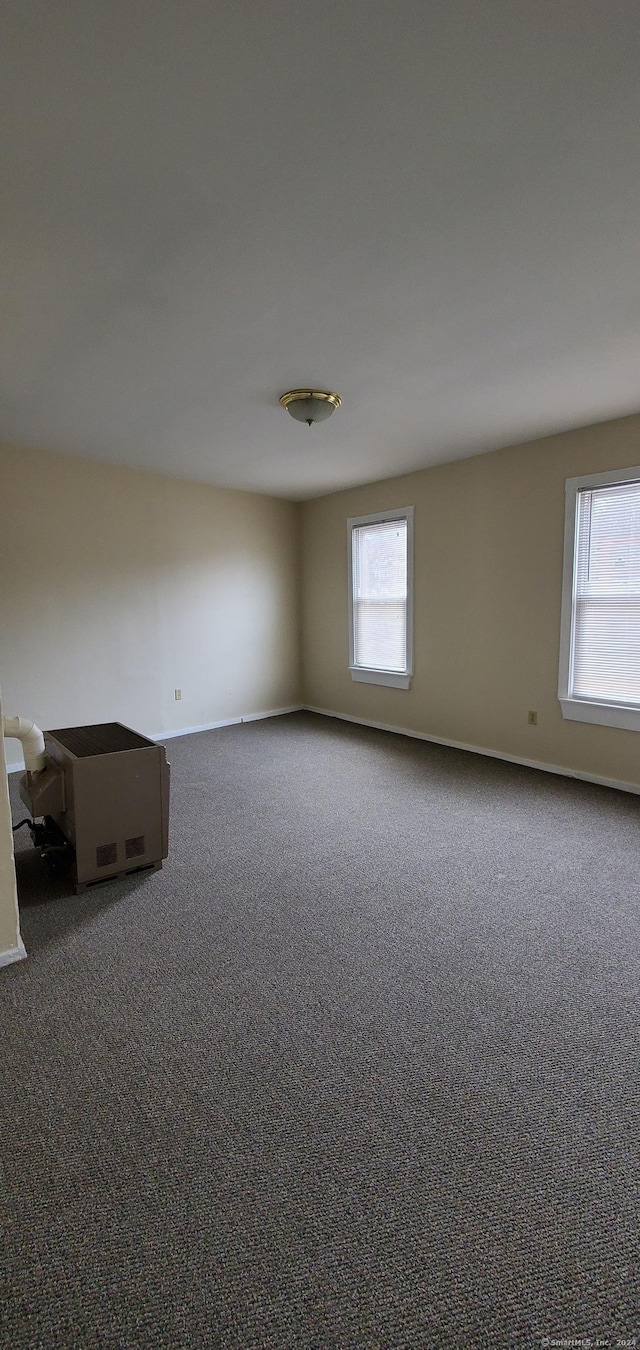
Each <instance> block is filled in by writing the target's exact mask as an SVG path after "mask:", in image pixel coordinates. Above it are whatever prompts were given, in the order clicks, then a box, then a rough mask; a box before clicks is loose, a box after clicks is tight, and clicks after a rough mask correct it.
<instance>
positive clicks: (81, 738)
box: [47, 722, 154, 759]
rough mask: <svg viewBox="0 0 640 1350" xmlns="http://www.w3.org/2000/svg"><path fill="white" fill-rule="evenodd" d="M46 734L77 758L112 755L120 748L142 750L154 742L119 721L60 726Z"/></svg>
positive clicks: (119, 750) (120, 749) (118, 751)
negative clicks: (82, 725)
mask: <svg viewBox="0 0 640 1350" xmlns="http://www.w3.org/2000/svg"><path fill="white" fill-rule="evenodd" d="M47 735H48V736H51V737H53V739H54V740H56V741H58V743H59V745H63V746H64V748H65V750H70V751H71V754H72V755H75V756H76V758H77V759H87V758H88V757H89V756H92V755H113V754H118V753H120V752H121V751H122V750H143V749H145V747H147V746H149V745H153V744H154V742H153V741H150V740H148V739H147V737H146V736H141V735H140V734H139V733H138V732H137V731H131V729H130V728H129V727H123V726H122V723H121V722H98V723H96V724H95V725H93V726H87V727H61V728H59V729H58V730H57V731H49V732H47Z"/></svg>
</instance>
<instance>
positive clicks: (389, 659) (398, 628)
mask: <svg viewBox="0 0 640 1350" xmlns="http://www.w3.org/2000/svg"><path fill="white" fill-rule="evenodd" d="M348 544H349V668H350V670H351V678H352V679H354V680H363V681H365V682H366V683H367V684H389V685H393V686H395V688H397V689H408V688H409V684H410V682H411V672H412V660H413V655H412V641H413V638H412V626H413V625H412V617H413V615H412V610H413V603H412V587H413V507H412V506H407V507H404V508H403V510H401V511H383V512H382V513H381V514H380V515H375V516H357V517H354V518H353V519H352V520H349V521H348Z"/></svg>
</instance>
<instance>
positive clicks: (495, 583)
mask: <svg viewBox="0 0 640 1350" xmlns="http://www.w3.org/2000/svg"><path fill="white" fill-rule="evenodd" d="M637 464H640V417H639V416H635V417H629V418H624V419H621V420H617V421H615V422H608V423H601V424H599V425H597V426H592V427H588V428H585V429H583V430H579V431H573V432H568V433H565V434H563V435H559V436H553V437H549V438H546V439H544V440H540V441H536V442H533V443H531V444H528V445H523V446H518V447H514V448H510V449H507V450H499V451H496V452H494V453H491V454H486V455H480V456H476V457H474V458H473V459H465V460H459V461H457V462H456V463H454V464H448V465H443V466H441V467H438V468H433V469H426V470H423V471H422V472H420V473H414V474H410V475H407V476H405V477H402V478H395V479H388V480H386V481H384V482H381V483H374V484H371V485H369V486H367V487H360V488H354V489H352V490H349V491H346V492H340V493H335V494H333V495H331V496H328V497H323V498H319V499H316V500H315V501H311V502H307V503H306V504H305V505H304V507H303V515H302V530H303V533H302V538H303V567H302V577H303V590H302V613H303V694H304V699H305V702H306V703H308V704H310V705H312V706H315V707H318V708H323V709H328V710H331V711H335V712H339V713H343V714H347V715H350V716H354V717H362V718H368V719H372V720H374V721H378V722H383V723H385V724H387V725H391V726H396V727H404V728H406V729H407V730H411V731H418V732H423V733H427V734H430V735H434V736H441V737H444V738H446V739H450V740H453V741H459V742H462V743H464V744H467V745H472V746H477V747H482V748H486V749H490V750H495V751H499V752H502V753H506V754H512V755H518V756H522V757H524V758H527V759H532V760H536V761H539V762H543V763H546V764H555V765H558V766H562V767H564V768H568V769H572V770H577V771H581V772H584V773H592V774H598V775H602V776H603V777H605V778H610V779H615V780H618V781H622V782H625V783H632V784H634V785H640V736H639V735H638V734H637V733H635V732H631V731H621V730H618V729H614V728H609V727H600V726H592V725H589V724H587V723H579V722H568V721H564V720H563V718H562V715H561V711H560V705H559V703H558V699H557V685H558V653H559V635H560V601H561V588H562V554H563V537H564V481H565V478H568V477H574V476H576V475H578V474H585V473H596V472H600V471H603V470H605V469H618V468H626V467H629V466H631V465H637ZM410 505H413V506H415V567H416V576H415V659H414V670H415V674H414V678H413V682H412V687H411V689H410V690H408V691H406V690H400V689H389V688H380V687H379V686H375V685H366V684H356V683H353V681H352V680H351V678H350V676H349V672H348V668H347V665H348V621H347V543H346V522H347V518H348V517H349V516H355V515H367V514H369V513H370V512H374V511H383V510H386V509H388V508H391V507H402V506H410ZM529 709H535V710H537V712H538V726H537V727H532V726H529V725H528V722H527V713H528V710H529Z"/></svg>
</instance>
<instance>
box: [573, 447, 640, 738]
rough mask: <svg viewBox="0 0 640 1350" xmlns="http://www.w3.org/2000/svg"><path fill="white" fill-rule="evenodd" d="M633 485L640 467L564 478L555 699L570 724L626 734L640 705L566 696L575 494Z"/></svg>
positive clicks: (636, 726)
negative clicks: (595, 725)
mask: <svg viewBox="0 0 640 1350" xmlns="http://www.w3.org/2000/svg"><path fill="white" fill-rule="evenodd" d="M634 482H640V466H637V467H635V468H632V469H611V470H609V471H608V472H607V473H590V474H584V475H582V476H581V477H580V478H567V480H566V483H565V517H564V565H563V574H562V618H561V624H560V677H559V681H558V698H559V700H560V707H561V708H562V716H563V717H566V718H568V719H569V720H570V721H572V722H596V723H598V724H599V725H600V726H603V727H621V728H623V730H626V731H640V706H636V705H635V704H623V703H606V702H604V701H599V700H596V699H586V698H576V697H575V696H570V694H569V690H570V688H571V674H572V663H573V613H574V604H575V589H576V541H577V521H578V493H579V492H581V491H583V490H584V489H585V488H597V487H607V486H608V485H609V484H612V485H613V484H616V483H634Z"/></svg>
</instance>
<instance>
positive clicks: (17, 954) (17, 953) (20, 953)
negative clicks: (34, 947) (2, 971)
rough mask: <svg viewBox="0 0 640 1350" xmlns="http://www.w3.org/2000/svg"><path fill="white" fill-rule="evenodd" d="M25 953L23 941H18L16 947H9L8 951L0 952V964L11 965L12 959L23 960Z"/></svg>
mask: <svg viewBox="0 0 640 1350" xmlns="http://www.w3.org/2000/svg"><path fill="white" fill-rule="evenodd" d="M26 955H27V949H26V947H25V945H24V942H22V941H20V942H19V943H18V945H17V947H11V949H10V950H9V951H8V952H0V966H11V965H13V962H14V961H24V959H25V957H26Z"/></svg>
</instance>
